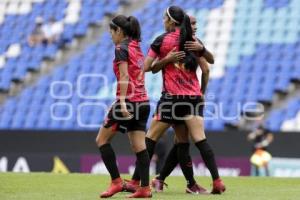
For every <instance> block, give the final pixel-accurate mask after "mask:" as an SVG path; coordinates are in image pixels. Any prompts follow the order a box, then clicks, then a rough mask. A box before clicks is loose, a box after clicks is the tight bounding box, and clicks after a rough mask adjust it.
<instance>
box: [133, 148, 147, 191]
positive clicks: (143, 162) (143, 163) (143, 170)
mask: <svg viewBox="0 0 300 200" xmlns="http://www.w3.org/2000/svg"><path fill="white" fill-rule="evenodd" d="M136 158H137V162H138V166H139V168H138V170H139V174H140V177H141V186H142V187H145V186H149V165H150V159H149V155H148V151H147V150H146V149H145V150H143V151H140V152H138V153H136Z"/></svg>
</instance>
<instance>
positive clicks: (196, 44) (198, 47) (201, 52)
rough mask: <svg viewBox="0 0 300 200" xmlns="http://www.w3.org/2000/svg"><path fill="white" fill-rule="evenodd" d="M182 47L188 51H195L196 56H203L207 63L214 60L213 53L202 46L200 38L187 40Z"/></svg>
mask: <svg viewBox="0 0 300 200" xmlns="http://www.w3.org/2000/svg"><path fill="white" fill-rule="evenodd" d="M184 47H185V48H186V49H187V50H189V51H194V52H197V54H198V56H199V57H204V58H205V59H206V60H207V62H208V63H209V64H214V62H215V60H214V56H213V54H212V53H211V52H210V51H209V50H207V49H206V48H205V47H204V45H203V43H202V42H201V41H200V40H198V39H197V40H196V41H187V42H186V43H185V45H184Z"/></svg>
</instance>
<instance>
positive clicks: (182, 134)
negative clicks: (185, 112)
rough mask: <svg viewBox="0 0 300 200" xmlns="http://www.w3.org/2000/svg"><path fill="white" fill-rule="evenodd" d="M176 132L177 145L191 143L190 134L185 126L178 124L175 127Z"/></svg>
mask: <svg viewBox="0 0 300 200" xmlns="http://www.w3.org/2000/svg"><path fill="white" fill-rule="evenodd" d="M173 129H174V131H175V138H174V140H175V143H188V142H189V132H188V128H187V126H186V125H185V124H184V123H183V124H176V125H174V126H173Z"/></svg>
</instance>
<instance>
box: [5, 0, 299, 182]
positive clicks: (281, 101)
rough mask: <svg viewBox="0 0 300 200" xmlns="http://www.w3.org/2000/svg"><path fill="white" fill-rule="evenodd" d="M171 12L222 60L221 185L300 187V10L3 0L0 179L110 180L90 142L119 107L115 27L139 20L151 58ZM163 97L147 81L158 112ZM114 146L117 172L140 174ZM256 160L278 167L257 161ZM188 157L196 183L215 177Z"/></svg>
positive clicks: (262, 4) (213, 86)
mask: <svg viewBox="0 0 300 200" xmlns="http://www.w3.org/2000/svg"><path fill="white" fill-rule="evenodd" d="M170 5H179V6H181V7H182V8H183V9H185V10H186V12H187V13H188V14H189V15H193V16H195V17H196V19H197V37H198V38H200V39H201V40H202V41H203V43H204V44H205V46H206V48H207V49H209V50H210V51H211V52H213V54H214V56H215V64H214V65H213V66H211V77H210V81H209V84H208V89H207V93H206V100H207V101H208V103H207V105H206V108H205V117H206V120H205V129H206V132H207V137H208V138H209V140H210V141H211V144H212V145H213V147H214V149H215V151H216V155H217V161H218V165H219V167H220V168H221V170H220V173H221V175H228V176H240V175H246V176H248V175H271V176H291V177H295V176H300V148H299V145H298V141H300V133H299V132H300V64H299V63H300V34H299V33H300V12H299V10H300V4H299V1H298V0H164V1H159V0H1V1H0V172H6V171H14V172H34V171H46V172H55V173H69V172H86V173H107V172H106V169H105V166H104V165H103V163H102V162H101V160H100V156H98V154H97V148H96V145H95V142H94V140H95V136H96V133H97V131H98V129H99V127H100V125H101V123H102V122H103V119H104V117H105V113H106V111H107V108H108V106H109V105H110V104H111V102H112V101H113V100H114V99H115V88H116V80H115V75H114V74H113V71H112V60H113V58H114V45H113V44H112V41H111V39H110V35H109V32H108V23H109V22H110V20H111V19H112V17H113V16H114V14H116V13H118V14H120V13H122V14H125V15H127V16H129V15H134V16H136V17H137V18H138V19H139V20H140V23H141V26H142V38H143V40H142V43H141V46H142V49H143V51H144V53H147V50H148V48H149V45H150V44H151V42H152V41H153V39H154V38H155V37H156V36H157V35H159V34H161V33H163V32H164V29H163V21H162V20H163V14H164V11H165V9H166V8H167V7H168V6H170ZM161 86H162V78H161V75H160V74H156V75H152V74H147V75H146V87H147V91H148V94H149V97H150V99H151V102H152V111H153V110H154V108H155V104H156V101H157V100H158V98H159V97H160V92H161ZM150 121H151V119H149V120H148V124H149V123H150ZM249 133H251V134H250V135H248V134H249ZM172 136H173V133H172V130H170V131H169V132H168V133H167V134H166V136H165V137H164V138H163V140H162V141H161V142H162V143H163V145H162V146H161V147H159V149H158V150H162V149H163V150H162V151H167V150H168V148H169V146H170V145H171V144H172V141H173V140H172ZM113 145H114V147H115V148H116V152H117V154H118V162H119V165H120V170H121V172H123V173H129V172H132V170H133V167H134V157H132V154H131V152H130V148H129V145H128V142H127V138H126V136H125V135H122V134H117V137H116V138H115V140H114V142H113ZM164 147H166V148H164ZM257 150H263V151H264V152H269V154H271V155H270V156H272V157H273V158H272V159H271V158H270V159H266V160H264V157H263V156H262V157H259V158H260V160H259V161H258V162H256V161H257V160H256V161H254V160H255V159H253V157H251V156H254V155H256V156H257V155H258V154H259V152H257ZM191 151H192V155H193V160H194V168H195V174H196V175H208V171H207V170H206V169H205V167H204V165H203V163H202V160H201V158H200V156H199V155H197V154H196V151H195V149H193V148H191ZM158 155H161V152H159V153H158ZM259 155H260V154H259ZM159 157H160V156H157V157H156V158H157V160H160V162H162V161H163V156H162V157H161V158H159ZM250 157H251V161H250ZM267 157H268V156H267ZM261 159H262V160H261ZM269 160H271V161H269ZM266 166H268V167H267V168H268V170H267V171H266V172H265V170H264V168H266ZM257 170H258V171H259V173H258V174H257V173H256V172H257ZM152 173H155V162H153V165H152ZM173 174H174V175H180V174H181V172H180V170H179V169H176V170H175V171H174V173H173Z"/></svg>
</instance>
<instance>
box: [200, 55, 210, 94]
mask: <svg viewBox="0 0 300 200" xmlns="http://www.w3.org/2000/svg"><path fill="white" fill-rule="evenodd" d="M198 64H199V66H200V68H201V71H202V76H201V91H202V93H203V95H204V94H205V92H206V88H207V84H208V80H209V64H208V63H207V61H206V59H205V58H203V57H200V58H198Z"/></svg>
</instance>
